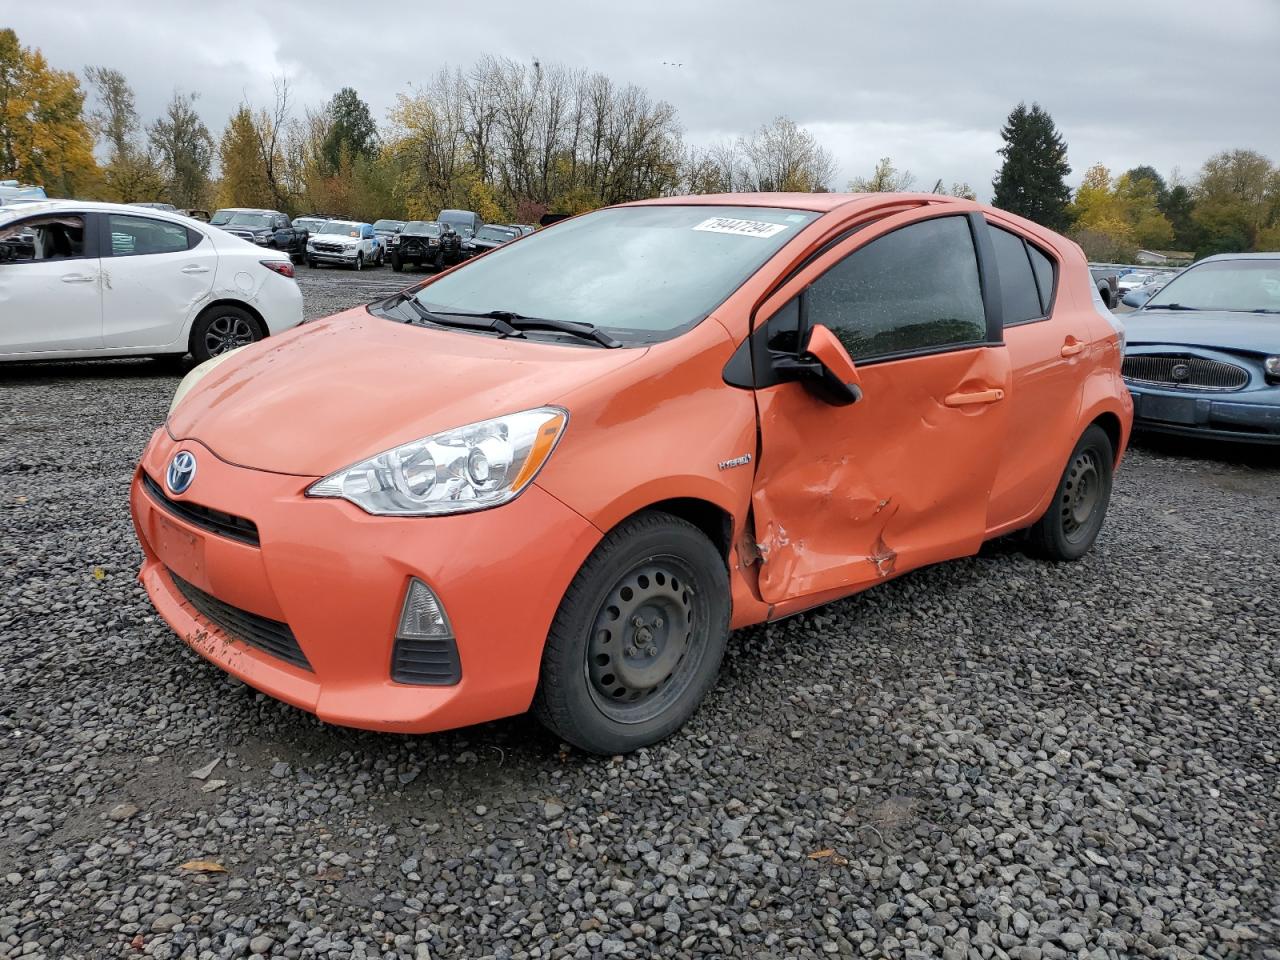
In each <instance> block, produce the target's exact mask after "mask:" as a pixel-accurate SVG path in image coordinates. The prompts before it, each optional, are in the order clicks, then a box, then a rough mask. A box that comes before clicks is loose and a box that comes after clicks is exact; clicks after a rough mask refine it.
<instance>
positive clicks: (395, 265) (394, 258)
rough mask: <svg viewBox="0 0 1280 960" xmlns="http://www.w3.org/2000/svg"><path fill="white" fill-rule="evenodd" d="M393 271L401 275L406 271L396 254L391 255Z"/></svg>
mask: <svg viewBox="0 0 1280 960" xmlns="http://www.w3.org/2000/svg"><path fill="white" fill-rule="evenodd" d="M391 269H392V270H394V271H395V272H396V273H399V272H400V271H401V270H403V269H404V264H403V263H401V262H400V258H399V257H398V256H396V255H395V254H394V253H393V254H392V255H391Z"/></svg>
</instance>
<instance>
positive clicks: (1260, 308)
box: [1246, 307, 1280, 313]
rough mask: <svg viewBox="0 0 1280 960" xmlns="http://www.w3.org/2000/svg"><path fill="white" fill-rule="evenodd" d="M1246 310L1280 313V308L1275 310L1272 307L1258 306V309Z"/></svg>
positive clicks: (1249, 311)
mask: <svg viewBox="0 0 1280 960" xmlns="http://www.w3.org/2000/svg"><path fill="white" fill-rule="evenodd" d="M1246 312H1247V313H1280V310H1275V309H1273V308H1271V307H1258V308H1257V309H1256V310H1248V311H1246Z"/></svg>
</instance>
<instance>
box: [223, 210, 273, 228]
mask: <svg viewBox="0 0 1280 960" xmlns="http://www.w3.org/2000/svg"><path fill="white" fill-rule="evenodd" d="M214 226H218V227H269V226H271V218H270V217H269V216H267V215H266V214H265V213H233V214H230V215H228V217H227V219H225V220H219V221H217V223H215V224H214Z"/></svg>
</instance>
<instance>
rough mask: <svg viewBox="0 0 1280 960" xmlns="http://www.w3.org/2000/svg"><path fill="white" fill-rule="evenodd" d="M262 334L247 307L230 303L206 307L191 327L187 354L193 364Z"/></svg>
mask: <svg viewBox="0 0 1280 960" xmlns="http://www.w3.org/2000/svg"><path fill="white" fill-rule="evenodd" d="M265 335H266V334H265V333H264V331H263V329H262V327H261V325H260V324H259V323H258V321H257V319H256V318H255V317H254V316H253V314H251V313H250V312H249V311H248V310H243V309H241V308H240V307H232V306H225V305H224V306H215V307H210V308H209V309H208V310H206V311H205V312H204V313H202V314H200V316H199V317H197V318H196V322H195V324H194V325H192V327H191V355H192V356H193V357H195V358H196V363H204V361H206V360H208V359H210V358H211V357H216V356H219V355H221V354H224V353H229V352H230V351H232V350H235V349H236V348H238V347H244V346H248V345H249V344H251V343H255V342H257V341H258V340H261V339H262V338H263V337H264V336H265Z"/></svg>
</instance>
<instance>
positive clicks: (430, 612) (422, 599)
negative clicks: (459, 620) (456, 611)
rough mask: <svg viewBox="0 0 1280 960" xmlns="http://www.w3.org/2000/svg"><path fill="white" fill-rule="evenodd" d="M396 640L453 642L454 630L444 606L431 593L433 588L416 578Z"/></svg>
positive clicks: (405, 604)
mask: <svg viewBox="0 0 1280 960" xmlns="http://www.w3.org/2000/svg"><path fill="white" fill-rule="evenodd" d="M396 638H397V639H401V640H451V639H453V628H452V627H451V626H450V625H449V617H448V615H447V614H446V613H445V612H444V604H442V603H441V602H440V600H439V598H438V597H437V596H436V595H435V594H434V593H432V592H431V588H430V587H428V586H427V585H426V584H425V583H423V582H422V581H421V580H419V579H418V578H417V577H414V578H413V579H411V580H410V581H409V590H408V592H407V593H406V594H405V597H404V607H403V608H402V609H401V611H400V626H399V627H398V628H397V630H396Z"/></svg>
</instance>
